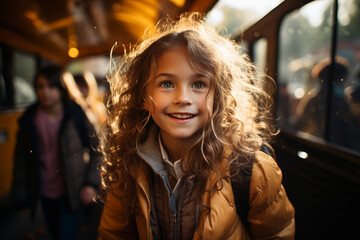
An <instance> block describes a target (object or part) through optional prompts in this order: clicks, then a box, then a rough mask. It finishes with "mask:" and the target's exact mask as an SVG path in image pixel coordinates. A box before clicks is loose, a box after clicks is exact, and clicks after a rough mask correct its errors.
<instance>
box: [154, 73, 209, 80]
mask: <svg viewBox="0 0 360 240" xmlns="http://www.w3.org/2000/svg"><path fill="white" fill-rule="evenodd" d="M158 77H169V78H173V77H176V75H175V74H172V73H159V74H157V75H156V76H155V77H154V79H156V78H158ZM191 78H194V79H197V78H208V76H207V75H206V74H203V73H195V74H193V75H191Z"/></svg>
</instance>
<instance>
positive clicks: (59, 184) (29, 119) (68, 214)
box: [12, 66, 101, 240]
mask: <svg viewBox="0 0 360 240" xmlns="http://www.w3.org/2000/svg"><path fill="white" fill-rule="evenodd" d="M61 78H62V70H61V68H60V67H58V66H48V67H45V68H42V69H40V71H39V72H38V73H37V74H36V76H35V80H34V84H35V90H36V95H37V102H36V103H35V104H34V105H31V106H29V107H28V108H27V109H26V111H25V112H24V114H23V116H22V117H21V118H20V119H19V122H18V125H19V129H18V133H17V143H16V148H15V154H14V174H13V184H12V200H13V204H14V206H15V207H16V208H17V209H19V210H20V209H30V210H31V216H34V213H35V211H36V206H37V201H38V200H39V199H40V200H41V205H42V210H43V213H44V217H45V221H46V223H47V226H48V229H49V232H50V234H51V235H52V237H53V238H54V239H56V240H57V239H67V240H70V239H76V235H77V231H78V225H79V221H80V218H81V214H82V206H83V205H88V204H90V203H91V202H92V201H93V197H94V195H95V194H96V189H97V188H98V186H99V184H100V178H99V170H98V163H99V161H100V158H101V154H100V152H99V151H98V147H99V146H98V145H99V141H98V138H97V137H96V134H95V130H94V127H93V125H92V124H91V123H90V122H89V120H88V119H87V117H86V115H85V114H84V112H83V111H82V109H81V107H80V106H79V105H77V104H76V103H74V102H72V101H70V100H69V98H68V93H67V91H66V89H65V88H64V87H63V85H62V79H61ZM84 151H88V153H89V154H88V156H89V158H88V159H84Z"/></svg>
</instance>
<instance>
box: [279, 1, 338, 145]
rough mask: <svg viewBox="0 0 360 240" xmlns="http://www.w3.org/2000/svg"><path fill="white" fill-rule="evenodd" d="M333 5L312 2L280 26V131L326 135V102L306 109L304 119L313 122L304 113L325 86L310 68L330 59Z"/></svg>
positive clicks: (288, 17)
mask: <svg viewBox="0 0 360 240" xmlns="http://www.w3.org/2000/svg"><path fill="white" fill-rule="evenodd" d="M332 3H333V1H331V0H323V1H314V2H311V3H309V4H307V5H305V6H303V7H302V8H300V9H298V10H295V11H293V12H292V13H290V14H289V15H287V16H286V17H285V18H284V21H283V22H282V24H281V26H280V33H279V34H280V35H279V60H278V77H277V79H278V96H277V103H278V104H277V119H278V126H279V127H280V128H282V129H283V130H285V129H286V130H288V131H297V130H300V131H303V132H306V133H309V134H311V135H313V136H316V137H320V138H324V136H325V129H324V126H325V123H324V122H325V120H326V114H325V102H319V103H318V108H310V109H309V112H308V116H307V119H312V120H313V121H310V122H305V121H304V117H305V114H304V113H305V111H307V106H308V102H309V101H310V100H311V99H312V98H313V97H314V96H317V94H318V93H319V91H320V89H321V86H322V85H324V86H326V84H324V82H323V80H319V79H315V77H314V76H313V75H312V69H313V67H314V66H315V65H316V64H317V63H318V62H319V61H321V60H322V59H325V58H329V57H330V49H331V48H330V44H331V22H332ZM314 9H316V11H315V10H314ZM314 12H316V13H317V14H314ZM305 109H306V110H305ZM305 123H306V124H305Z"/></svg>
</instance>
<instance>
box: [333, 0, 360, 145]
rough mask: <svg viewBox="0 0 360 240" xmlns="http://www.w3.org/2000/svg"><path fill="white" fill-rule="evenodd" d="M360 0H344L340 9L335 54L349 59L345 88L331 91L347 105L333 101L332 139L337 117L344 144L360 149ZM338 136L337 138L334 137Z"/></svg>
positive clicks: (343, 82)
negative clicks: (341, 126) (343, 124)
mask: <svg viewBox="0 0 360 240" xmlns="http://www.w3.org/2000/svg"><path fill="white" fill-rule="evenodd" d="M359 8H360V0H341V1H339V10H338V31H337V46H336V56H337V57H342V58H344V59H346V61H347V64H348V65H347V75H346V77H345V78H344V79H343V80H342V85H343V89H341V90H336V91H333V92H332V95H333V96H332V99H338V98H342V99H345V101H346V102H347V104H346V107H343V109H341V110H338V109H337V108H338V106H337V104H338V102H337V101H335V100H333V101H332V105H331V111H332V112H333V113H334V114H331V115H330V116H331V118H330V133H329V139H330V141H333V140H334V139H333V138H334V137H336V135H335V133H336V131H334V132H335V133H334V132H333V131H332V130H333V129H337V128H339V124H337V121H336V119H337V117H339V118H340V119H342V120H343V122H344V123H345V126H346V127H344V128H342V132H343V134H344V135H345V136H346V138H345V139H343V141H342V142H341V143H340V144H341V145H343V146H345V147H348V148H350V149H353V150H355V151H358V152H360V33H359V30H358V28H359V24H360V11H359ZM335 140H336V139H335Z"/></svg>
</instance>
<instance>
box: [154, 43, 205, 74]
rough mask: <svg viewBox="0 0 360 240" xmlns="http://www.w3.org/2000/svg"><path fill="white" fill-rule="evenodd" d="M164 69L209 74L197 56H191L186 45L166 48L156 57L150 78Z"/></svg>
mask: <svg viewBox="0 0 360 240" xmlns="http://www.w3.org/2000/svg"><path fill="white" fill-rule="evenodd" d="M162 71H174V72H176V71H188V72H189V71H190V72H195V73H203V74H204V75H208V74H206V70H205V68H204V67H201V66H200V64H199V63H198V62H197V61H196V58H195V57H191V55H190V54H189V52H188V50H187V48H186V46H184V45H179V46H175V47H172V48H169V49H166V50H165V51H163V52H162V53H161V54H159V55H158V56H157V57H155V58H154V61H153V63H152V66H151V69H150V72H151V73H150V78H151V77H153V76H154V74H156V73H159V72H162Z"/></svg>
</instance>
